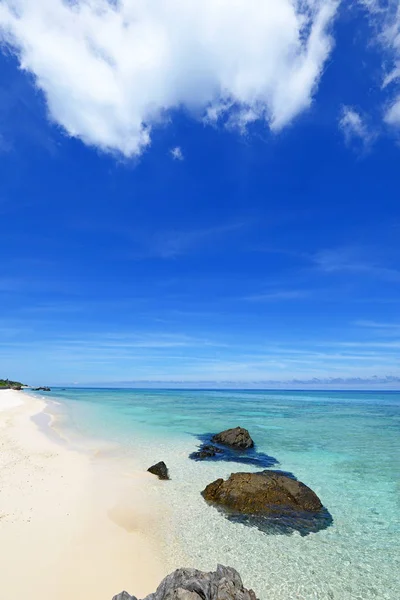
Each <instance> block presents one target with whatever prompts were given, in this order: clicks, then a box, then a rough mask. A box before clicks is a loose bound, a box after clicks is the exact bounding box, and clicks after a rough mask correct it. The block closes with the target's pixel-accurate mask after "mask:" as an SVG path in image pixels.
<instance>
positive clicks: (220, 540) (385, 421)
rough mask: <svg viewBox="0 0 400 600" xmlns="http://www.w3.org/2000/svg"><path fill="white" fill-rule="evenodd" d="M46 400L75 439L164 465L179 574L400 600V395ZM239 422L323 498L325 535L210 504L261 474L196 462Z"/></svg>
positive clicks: (113, 392) (321, 597)
mask: <svg viewBox="0 0 400 600" xmlns="http://www.w3.org/2000/svg"><path fill="white" fill-rule="evenodd" d="M48 400H49V411H50V412H51V413H53V414H54V415H56V423H57V427H58V428H60V429H62V430H63V433H64V435H66V436H67V437H68V438H69V439H70V440H72V441H73V442H74V443H77V444H78V443H79V442H82V440H90V441H91V444H92V445H93V444H94V446H96V444H98V445H99V447H101V445H102V444H109V445H110V446H112V447H113V448H115V449H116V450H115V452H114V456H115V460H118V457H121V460H122V457H124V458H126V457H132V459H134V460H135V464H137V465H138V466H139V468H143V470H146V469H147V467H148V466H150V465H151V464H153V463H154V462H157V461H159V460H164V461H165V462H166V463H167V465H168V467H169V470H170V474H171V481H170V482H168V483H165V484H162V485H160V486H158V487H157V490H159V491H158V493H159V494H160V495H161V494H162V498H161V499H162V502H163V506H165V511H166V513H168V527H167V528H166V529H165V532H164V533H163V540H164V543H165V549H166V554H167V556H168V561H169V565H170V567H171V569H173V568H175V567H178V566H183V565H186V566H194V567H196V568H199V569H207V570H209V569H214V568H215V566H216V564H217V563H218V562H220V563H223V564H227V565H231V566H233V567H236V568H237V569H238V570H239V572H240V573H241V575H242V578H243V580H244V583H245V584H246V586H248V587H252V588H253V589H254V590H255V591H256V593H257V595H258V597H259V598H260V600H269V599H270V600H292V599H296V600H300V599H301V600H303V599H304V600H314V599H315V600H332V599H335V600H350V599H358V600H370V599H379V600H398V598H400V393H397V392H325V391H324V392H317V391H313V392H304V391H301V392H283V391H238V390H235V391H220V390H219V391H199V390H195V391H187V390H179V391H172V390H168V391H154V390H151V391H149V390H127V389H66V390H53V391H52V392H51V396H50V397H48ZM236 425H241V426H243V427H246V428H247V429H249V431H250V433H251V435H252V437H253V438H254V440H255V442H256V444H257V450H258V451H260V452H264V453H266V454H268V455H270V456H272V457H275V458H276V459H277V461H279V464H278V465H277V466H276V467H274V468H277V469H281V470H283V471H289V472H292V473H293V474H294V475H295V476H296V477H297V478H298V479H300V480H301V481H303V482H304V483H306V484H307V485H308V486H310V487H311V488H312V489H313V490H314V491H315V492H316V493H317V494H318V495H319V497H320V498H321V500H322V502H323V504H324V505H325V507H326V508H327V509H328V510H329V512H330V513H331V515H332V518H333V522H332V524H331V525H330V526H329V527H327V528H326V529H323V530H321V531H319V532H317V533H310V534H309V535H306V536H302V535H300V533H298V532H293V533H291V534H290V535H283V534H278V533H275V534H273V533H265V532H263V531H260V530H259V529H256V528H254V527H249V526H247V525H245V524H242V523H234V522H231V521H229V520H228V519H226V518H225V517H224V516H223V515H222V514H221V513H219V512H218V511H217V510H215V509H214V508H212V507H210V506H208V505H207V504H206V503H205V502H204V500H203V499H202V497H201V495H200V491H201V490H202V489H203V488H204V487H205V485H207V484H208V483H209V482H211V481H213V480H214V479H216V478H217V477H226V476H228V475H229V474H230V473H231V472H233V471H244V470H246V471H253V470H257V467H255V466H251V465H240V464H235V463H230V462H195V461H192V460H190V459H189V458H188V455H189V454H190V453H191V452H192V451H194V450H195V449H196V447H197V446H198V444H199V440H198V436H201V435H203V434H206V433H210V432H217V431H220V430H222V429H226V428H228V427H233V426H236ZM132 591H133V592H134V590H132Z"/></svg>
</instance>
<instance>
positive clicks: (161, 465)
mask: <svg viewBox="0 0 400 600" xmlns="http://www.w3.org/2000/svg"><path fill="white" fill-rule="evenodd" d="M147 470H148V472H149V473H152V474H153V475H157V477H158V479H169V474H168V468H167V465H166V464H165V462H163V461H160V462H158V463H157V464H156V465H153V466H152V467H150V468H148V469H147Z"/></svg>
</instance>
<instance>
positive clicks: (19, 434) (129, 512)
mask: <svg viewBox="0 0 400 600" xmlns="http://www.w3.org/2000/svg"><path fill="white" fill-rule="evenodd" d="M44 408H45V402H44V401H41V400H40V399H37V398H35V397H33V396H29V395H28V394H26V393H25V392H17V391H13V390H2V391H0V540H1V543H0V565H1V577H0V598H29V599H30V600H43V599H45V600H50V598H57V600H79V599H80V598H85V600H111V598H112V597H113V595H114V594H117V593H118V592H120V591H122V590H123V589H126V590H127V591H129V592H130V593H133V594H135V595H137V596H138V597H143V596H145V595H146V594H148V593H150V592H152V591H154V590H155V589H156V587H157V585H158V584H159V582H160V581H161V579H162V578H163V577H164V576H165V575H166V574H167V572H166V568H165V567H164V564H163V558H162V556H161V554H160V548H159V545H158V544H157V540H156V538H155V537H154V535H153V532H154V531H156V530H157V519H158V517H159V516H160V515H159V514H157V509H156V508H155V507H152V506H151V502H149V494H148V491H149V490H151V488H154V486H157V485H159V482H158V481H155V480H154V477H153V476H151V475H149V474H147V473H140V472H134V471H133V472H125V473H124V474H121V472H118V473H116V472H115V469H113V468H112V466H111V465H109V466H108V467H107V466H105V465H104V464H102V462H101V461H100V462H99V461H98V460H94V459H93V457H92V456H91V455H90V453H84V452H77V451H75V450H71V449H70V448H69V447H68V446H67V445H66V444H63V443H57V441H56V438H55V439H54V440H53V439H51V437H49V436H47V435H45V433H44V432H43V431H41V430H40V428H39V427H38V426H37V425H36V424H35V423H34V422H33V421H32V419H31V417H32V416H33V415H35V414H37V413H39V412H40V411H42V410H43V409H44ZM125 471H126V469H125ZM150 496H151V493H150Z"/></svg>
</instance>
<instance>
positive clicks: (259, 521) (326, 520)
mask: <svg viewBox="0 0 400 600" xmlns="http://www.w3.org/2000/svg"><path fill="white" fill-rule="evenodd" d="M217 510H218V511H220V512H222V513H224V514H225V516H226V518H227V519H228V520H229V521H232V522H233V523H242V524H243V525H247V526H249V527H256V528H257V529H259V530H260V531H263V532H264V533H267V534H269V535H292V534H293V533H295V532H296V531H297V532H298V533H300V535H301V536H302V537H304V536H306V535H309V534H310V533H318V531H322V530H323V529H327V528H328V527H330V526H331V525H332V523H333V517H332V515H331V514H330V512H329V511H328V510H327V509H326V508H325V507H324V508H323V509H322V510H321V511H320V512H318V513H313V514H310V513H308V512H304V511H298V512H293V511H287V512H285V513H284V512H280V513H279V514H277V515H276V516H271V515H268V516H265V515H262V516H261V515H243V514H239V513H228V512H227V511H226V510H225V509H222V508H220V507H217Z"/></svg>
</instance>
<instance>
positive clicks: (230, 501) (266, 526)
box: [202, 471, 332, 535]
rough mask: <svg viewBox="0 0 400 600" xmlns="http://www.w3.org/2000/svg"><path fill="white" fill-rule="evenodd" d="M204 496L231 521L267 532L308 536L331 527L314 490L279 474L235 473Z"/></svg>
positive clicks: (220, 481)
mask: <svg viewBox="0 0 400 600" xmlns="http://www.w3.org/2000/svg"><path fill="white" fill-rule="evenodd" d="M202 496H203V498H204V499H205V500H207V502H210V503H212V504H214V505H216V506H217V507H219V508H223V509H224V510H225V511H227V516H228V518H230V520H232V521H239V522H243V523H247V524H249V525H253V526H256V527H258V528H259V529H262V530H264V531H267V532H273V533H291V532H293V531H299V532H300V533H301V534H302V535H307V534H308V533H311V532H316V531H319V530H320V529H324V528H326V527H328V526H329V525H330V524H331V523H332V517H331V515H330V514H329V512H328V511H327V510H326V509H325V508H324V507H323V505H322V503H321V501H320V499H319V498H318V496H317V495H316V494H315V492H313V490H311V489H310V488H309V487H307V486H306V485H305V484H304V483H302V482H301V481H297V480H296V479H295V478H293V477H291V476H288V475H286V474H283V473H280V472H279V471H262V472H260V473H232V475H231V476H230V477H229V479H227V480H226V481H224V480H223V479H217V480H216V481H214V482H213V483H210V484H209V485H208V486H207V487H206V488H205V490H203V491H202ZM243 516H244V517H245V518H243Z"/></svg>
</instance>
